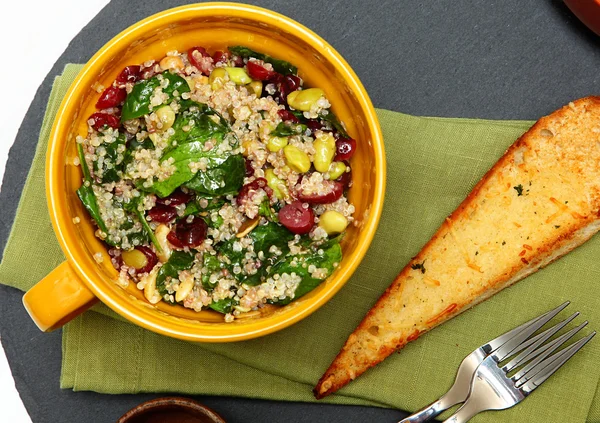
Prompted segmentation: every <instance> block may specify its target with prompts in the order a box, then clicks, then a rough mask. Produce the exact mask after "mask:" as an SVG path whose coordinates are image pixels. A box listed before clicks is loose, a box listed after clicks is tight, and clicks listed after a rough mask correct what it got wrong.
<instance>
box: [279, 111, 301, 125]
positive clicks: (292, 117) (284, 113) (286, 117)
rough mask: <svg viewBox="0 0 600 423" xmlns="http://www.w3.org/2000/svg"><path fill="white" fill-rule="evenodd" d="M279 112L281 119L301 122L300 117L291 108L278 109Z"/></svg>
mask: <svg viewBox="0 0 600 423" xmlns="http://www.w3.org/2000/svg"><path fill="white" fill-rule="evenodd" d="M277 114H278V115H279V117H280V118H281V120H283V121H284V122H285V121H291V122H294V123H299V122H300V119H298V118H297V117H296V115H295V114H293V113H292V112H290V111H289V110H285V109H281V110H278V111H277Z"/></svg>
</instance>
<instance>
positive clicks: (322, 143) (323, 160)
mask: <svg viewBox="0 0 600 423" xmlns="http://www.w3.org/2000/svg"><path fill="white" fill-rule="evenodd" d="M313 145H314V147H315V156H314V160H313V164H314V165H315V169H317V170H318V171H319V172H327V171H328V170H329V166H331V162H332V161H333V156H335V138H333V135H332V134H331V133H329V132H322V133H320V134H319V135H318V136H317V139H316V140H315V142H314V143H313Z"/></svg>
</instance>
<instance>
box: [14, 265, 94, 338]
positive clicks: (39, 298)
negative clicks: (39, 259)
mask: <svg viewBox="0 0 600 423" xmlns="http://www.w3.org/2000/svg"><path fill="white" fill-rule="evenodd" d="M97 301H98V299H97V298H96V297H95V296H94V294H93V293H92V291H90V290H89V289H88V287H87V286H85V285H84V283H83V282H82V281H81V279H79V277H78V276H77V275H76V274H75V272H74V271H73V268H72V267H71V265H70V264H69V263H68V262H66V261H65V262H63V263H62V264H60V265H59V266H58V267H56V269H54V270H53V271H52V272H50V273H49V274H48V275H47V276H46V277H45V278H44V279H42V280H41V281H39V282H38V283H37V284H35V285H34V286H33V287H32V288H31V289H30V290H29V291H27V292H26V293H25V295H24V296H23V305H24V306H25V309H26V310H27V312H28V313H29V315H30V316H31V318H32V319H33V321H34V322H35V324H36V325H37V327H38V328H40V329H41V330H43V331H44V332H51V331H53V330H54V329H58V328H60V327H61V326H63V325H65V324H67V323H68V322H70V321H71V320H73V319H74V318H75V317H77V316H78V315H80V314H81V313H83V312H84V311H86V310H87V309H88V308H90V307H91V306H93V305H94V304H95V303H96V302H97Z"/></svg>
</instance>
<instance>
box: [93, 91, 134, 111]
mask: <svg viewBox="0 0 600 423" xmlns="http://www.w3.org/2000/svg"><path fill="white" fill-rule="evenodd" d="M125 97H127V91H125V88H118V87H113V86H110V87H108V88H107V89H105V90H104V91H103V92H102V94H100V99H98V102H96V108H97V109H108V108H110V107H117V106H120V105H121V103H123V101H125Z"/></svg>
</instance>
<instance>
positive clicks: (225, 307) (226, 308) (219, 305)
mask: <svg viewBox="0 0 600 423" xmlns="http://www.w3.org/2000/svg"><path fill="white" fill-rule="evenodd" d="M236 305H237V303H236V302H235V301H234V300H233V298H224V299H222V300H219V301H217V302H216V303H211V304H210V305H209V307H210V308H212V309H213V310H214V311H218V312H219V313H223V314H226V313H231V311H232V310H233V307H234V306H236Z"/></svg>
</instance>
